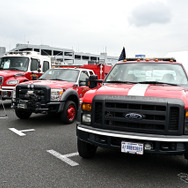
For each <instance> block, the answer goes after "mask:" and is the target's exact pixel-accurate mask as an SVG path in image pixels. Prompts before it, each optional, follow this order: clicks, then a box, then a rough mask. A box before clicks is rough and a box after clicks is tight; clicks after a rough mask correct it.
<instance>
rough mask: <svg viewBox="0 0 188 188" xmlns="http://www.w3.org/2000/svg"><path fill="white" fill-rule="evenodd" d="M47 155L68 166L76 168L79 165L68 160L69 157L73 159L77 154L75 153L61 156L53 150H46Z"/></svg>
mask: <svg viewBox="0 0 188 188" xmlns="http://www.w3.org/2000/svg"><path fill="white" fill-rule="evenodd" d="M47 152H48V153H50V154H52V155H53V156H54V157H56V158H58V159H60V160H61V161H63V162H65V163H67V164H68V165H70V166H78V165H79V164H78V163H76V162H74V161H73V160H71V159H69V157H74V156H77V155H78V152H76V153H70V154H66V155H62V154H60V153H58V152H56V151H54V150H47Z"/></svg>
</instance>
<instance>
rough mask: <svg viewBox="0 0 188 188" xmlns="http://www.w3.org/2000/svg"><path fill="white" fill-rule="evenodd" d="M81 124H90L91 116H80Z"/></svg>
mask: <svg viewBox="0 0 188 188" xmlns="http://www.w3.org/2000/svg"><path fill="white" fill-rule="evenodd" d="M82 123H85V124H90V123H91V114H82Z"/></svg>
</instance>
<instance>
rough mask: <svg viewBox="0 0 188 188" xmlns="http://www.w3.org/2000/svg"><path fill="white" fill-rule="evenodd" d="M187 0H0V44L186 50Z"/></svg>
mask: <svg viewBox="0 0 188 188" xmlns="http://www.w3.org/2000/svg"><path fill="white" fill-rule="evenodd" d="M187 8H188V1H187V0H95V1H91V0H66V1H65V0H53V1H52V0H32V1H27V0H16V1H13V0H12V1H4V0H1V1H0V24H1V27H0V47H6V50H7V51H8V50H11V49H13V48H15V47H16V44H17V43H21V44H26V43H29V44H36V45H41V44H43V45H49V46H51V47H57V48H68V49H73V50H75V51H76V52H85V53H93V54H100V53H101V52H107V54H108V55H109V56H119V55H120V53H121V51H122V48H123V47H125V50H126V54H127V57H134V56H135V55H137V54H144V55H146V56H147V57H163V56H165V55H166V54H167V53H168V52H172V51H186V50H188V16H187Z"/></svg>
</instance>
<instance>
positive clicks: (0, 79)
mask: <svg viewBox="0 0 188 188" xmlns="http://www.w3.org/2000/svg"><path fill="white" fill-rule="evenodd" d="M2 84H3V76H0V85H2Z"/></svg>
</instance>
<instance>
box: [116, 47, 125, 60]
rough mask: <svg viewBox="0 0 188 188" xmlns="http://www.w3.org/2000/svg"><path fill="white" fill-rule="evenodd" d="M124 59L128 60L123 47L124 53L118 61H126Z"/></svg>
mask: <svg viewBox="0 0 188 188" xmlns="http://www.w3.org/2000/svg"><path fill="white" fill-rule="evenodd" d="M124 59H126V53H125V47H123V50H122V52H121V54H120V56H119V59H118V61H121V60H124Z"/></svg>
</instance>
